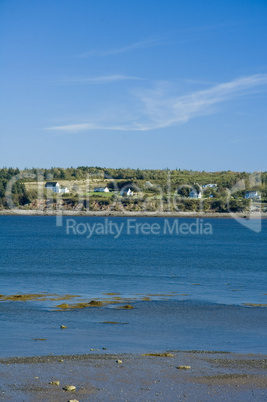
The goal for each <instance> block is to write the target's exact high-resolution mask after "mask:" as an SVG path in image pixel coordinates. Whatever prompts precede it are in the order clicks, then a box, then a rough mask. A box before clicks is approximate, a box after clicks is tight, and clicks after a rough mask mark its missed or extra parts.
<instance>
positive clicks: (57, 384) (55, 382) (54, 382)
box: [49, 381, 60, 387]
mask: <svg viewBox="0 0 267 402" xmlns="http://www.w3.org/2000/svg"><path fill="white" fill-rule="evenodd" d="M49 384H51V385H56V386H57V387H58V386H59V384H60V382H59V381H50V383H49Z"/></svg>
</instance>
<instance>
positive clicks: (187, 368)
mask: <svg viewBox="0 0 267 402" xmlns="http://www.w3.org/2000/svg"><path fill="white" fill-rule="evenodd" d="M176 368H177V369H179V370H190V369H191V366H177V367H176Z"/></svg>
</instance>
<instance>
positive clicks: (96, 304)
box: [89, 300, 103, 307]
mask: <svg viewBox="0 0 267 402" xmlns="http://www.w3.org/2000/svg"><path fill="white" fill-rule="evenodd" d="M89 305H90V306H94V307H97V306H103V303H102V302H101V301H99V300H91V301H90V303H89Z"/></svg>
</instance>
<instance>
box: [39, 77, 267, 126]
mask: <svg viewBox="0 0 267 402" xmlns="http://www.w3.org/2000/svg"><path fill="white" fill-rule="evenodd" d="M170 88H171V85H170V83H158V84H157V85H156V86H155V87H153V88H152V89H138V90H137V89H136V90H135V91H134V92H133V93H132V97H134V100H135V103H134V105H135V107H134V110H133V106H132V105H133V99H132V98H131V114H129V116H128V118H126V114H125V108H124V113H120V111H119V109H118V111H117V114H116V115H115V114H113V116H112V119H110V116H108V117H107V115H103V118H102V119H101V118H98V119H97V121H91V120H90V121H88V122H83V123H79V122H78V123H75V124H70V125H61V126H54V127H49V128H47V129H48V130H53V131H60V132H79V131H85V130H129V131H147V130H154V129H158V128H164V127H170V126H175V125H178V124H185V123H186V122H188V121H189V120H191V119H193V118H195V117H197V116H203V115H208V114H214V113H216V112H217V111H218V110H217V109H218V108H216V110H215V108H214V106H216V105H219V104H222V103H223V102H228V101H232V100H235V99H238V98H241V97H245V96H246V97H250V96H252V95H255V94H259V93H262V92H266V89H267V74H258V75H252V76H247V77H241V78H237V79H234V80H232V81H229V82H226V83H222V84H217V85H214V86H212V87H210V88H208V89H205V90H201V91H195V92H192V93H190V94H186V95H177V94H175V93H174V90H173V89H172V90H171V89H170Z"/></svg>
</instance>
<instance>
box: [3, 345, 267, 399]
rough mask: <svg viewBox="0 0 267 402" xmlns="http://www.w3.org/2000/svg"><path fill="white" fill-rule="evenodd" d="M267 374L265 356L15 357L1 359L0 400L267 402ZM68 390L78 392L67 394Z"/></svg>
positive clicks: (231, 354) (224, 354)
mask: <svg viewBox="0 0 267 402" xmlns="http://www.w3.org/2000/svg"><path fill="white" fill-rule="evenodd" d="M107 352H108V351H107ZM179 366H190V367H191V368H188V369H185V368H180V369H178V368H177V367H179ZM266 374H267V356H266V355H261V354H257V355H253V354H235V353H225V352H197V351H192V352H182V351H168V353H167V354H166V352H165V353H163V354H159V355H158V356H157V355H156V356H155V355H154V356H149V355H147V354H146V355H141V354H120V355H111V354H93V352H92V354H90V355H69V356H52V355H51V356H40V357H22V358H9V359H0V400H3V401H37V400H38V401H59V402H61V401H70V400H77V401H80V402H81V401H89V400H90V401H184V400H188V401H218V400H227V401H252V400H257V401H266V399H267V377H266ZM52 381H59V385H52V384H49V383H50V382H52ZM66 385H74V386H75V387H76V390H75V391H65V390H64V389H63V388H64V387H65V386H66Z"/></svg>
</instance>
